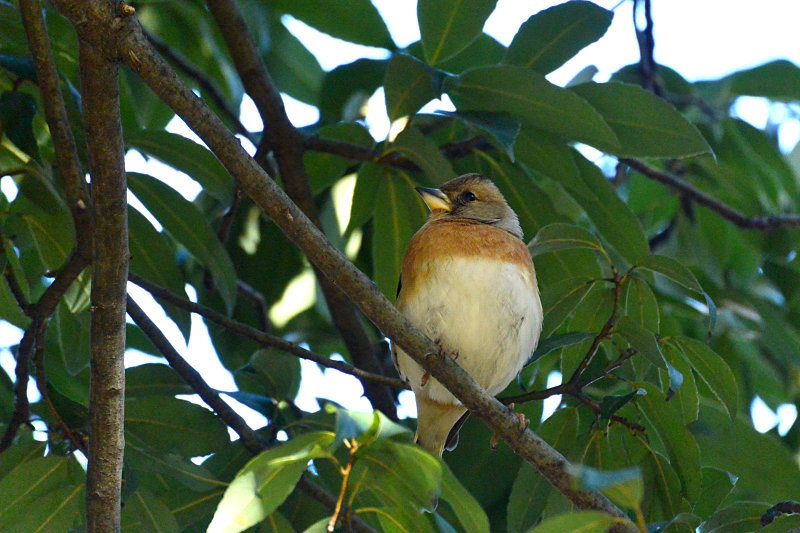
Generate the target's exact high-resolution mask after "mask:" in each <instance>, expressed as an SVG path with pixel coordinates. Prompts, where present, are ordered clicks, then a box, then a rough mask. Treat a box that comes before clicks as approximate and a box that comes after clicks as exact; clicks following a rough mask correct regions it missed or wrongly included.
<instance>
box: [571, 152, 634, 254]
mask: <svg viewBox="0 0 800 533" xmlns="http://www.w3.org/2000/svg"><path fill="white" fill-rule="evenodd" d="M575 161H576V163H577V165H578V170H579V175H580V180H581V181H580V183H577V182H576V183H575V184H569V183H568V184H565V187H566V189H567V190H568V191H569V193H570V194H571V195H572V197H573V198H575V201H576V202H578V203H579V204H580V205H581V207H583V208H584V209H585V210H586V214H587V215H589V218H590V219H591V221H592V223H593V224H594V226H595V227H596V228H597V232H598V233H599V235H600V236H601V237H602V238H603V239H605V240H606V241H607V242H608V243H609V244H611V245H612V246H613V247H614V249H616V251H617V252H619V253H620V254H621V255H622V257H623V258H625V260H626V261H628V262H629V263H631V264H635V263H636V261H638V260H639V258H641V257H644V256H646V255H647V254H648V253H649V251H650V247H649V246H648V244H647V240H646V239H645V237H644V233H643V232H642V226H641V224H640V223H639V220H638V219H637V218H636V217H635V216H634V215H633V213H631V211H630V210H629V209H628V206H627V205H625V203H624V202H623V201H622V200H621V199H620V197H619V196H618V195H617V192H616V190H614V188H613V187H612V186H611V184H610V183H609V182H608V180H607V179H606V178H605V176H603V173H602V172H601V171H600V169H599V168H597V167H596V166H595V165H594V164H592V163H590V162H589V161H588V160H587V159H586V158H584V157H583V156H580V155H577V154H576V155H575ZM618 266H619V265H618Z"/></svg>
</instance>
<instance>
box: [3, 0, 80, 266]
mask: <svg viewBox="0 0 800 533" xmlns="http://www.w3.org/2000/svg"><path fill="white" fill-rule="evenodd" d="M19 8H20V12H21V14H22V23H23V25H24V27H25V35H26V36H27V39H28V48H29V49H30V52H31V56H32V57H33V63H34V66H35V67H36V79H37V82H38V84H39V94H40V95H41V97H42V102H43V103H44V112H45V117H46V119H47V126H48V127H49V128H50V137H51V138H52V139H53V147H54V148H55V154H56V161H57V163H58V169H59V172H60V175H61V181H62V186H63V188H64V195H65V196H66V199H67V206H68V207H69V210H70V212H71V213H72V220H73V224H74V225H75V235H76V237H77V242H78V250H80V253H81V254H83V255H85V256H86V257H87V259H88V257H89V255H90V251H89V250H90V247H91V242H90V240H91V239H90V236H91V230H90V227H91V210H90V206H91V201H90V198H89V194H88V192H87V190H86V180H85V179H84V173H83V171H82V170H81V165H80V161H79V159H78V152H77V148H76V146H75V139H74V137H73V136H72V130H71V129H70V124H69V119H68V118H67V111H66V108H65V107H64V98H63V97H62V95H61V85H60V83H59V78H58V70H57V69H56V65H55V62H54V60H53V53H52V52H51V49H50V38H49V37H48V35H47V28H46V27H45V21H44V17H43V16H42V6H41V4H40V3H39V1H38V0H20V2H19Z"/></svg>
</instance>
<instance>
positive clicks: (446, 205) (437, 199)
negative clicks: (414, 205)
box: [416, 187, 452, 212]
mask: <svg viewBox="0 0 800 533" xmlns="http://www.w3.org/2000/svg"><path fill="white" fill-rule="evenodd" d="M416 190H417V192H418V193H419V195H420V196H421V197H422V201H423V202H425V205H427V206H428V209H430V210H431V211H448V212H449V211H450V210H451V209H452V206H451V205H450V199H449V198H448V197H447V195H446V194H445V193H443V192H442V191H440V190H439V189H431V188H428V187H417V188H416Z"/></svg>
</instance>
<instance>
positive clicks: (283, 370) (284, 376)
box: [250, 349, 300, 400]
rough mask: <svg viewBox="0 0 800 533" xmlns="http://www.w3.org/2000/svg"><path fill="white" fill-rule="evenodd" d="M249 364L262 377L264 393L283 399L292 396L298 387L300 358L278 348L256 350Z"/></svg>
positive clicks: (295, 393)
mask: <svg viewBox="0 0 800 533" xmlns="http://www.w3.org/2000/svg"><path fill="white" fill-rule="evenodd" d="M250 365H251V366H252V367H253V368H254V369H256V370H257V371H258V374H259V375H260V376H261V377H263V378H264V384H265V386H266V388H265V389H264V390H263V391H262V392H263V393H264V394H265V395H267V396H269V397H271V398H275V399H277V400H283V399H286V398H294V397H295V396H297V391H298V389H299V388H300V359H299V358H297V357H295V356H293V355H289V354H287V353H283V352H279V351H278V350H268V349H264V350H258V351H256V352H255V353H254V354H253V356H252V357H251V358H250Z"/></svg>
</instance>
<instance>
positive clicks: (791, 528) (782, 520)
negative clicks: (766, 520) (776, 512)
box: [758, 514, 800, 533]
mask: <svg viewBox="0 0 800 533" xmlns="http://www.w3.org/2000/svg"><path fill="white" fill-rule="evenodd" d="M799 530H800V516H798V515H796V514H786V515H781V516H779V517H778V518H776V519H775V521H774V522H772V523H771V524H770V525H768V526H766V527H762V528H761V529H759V530H758V531H759V533H797V531H799Z"/></svg>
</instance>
